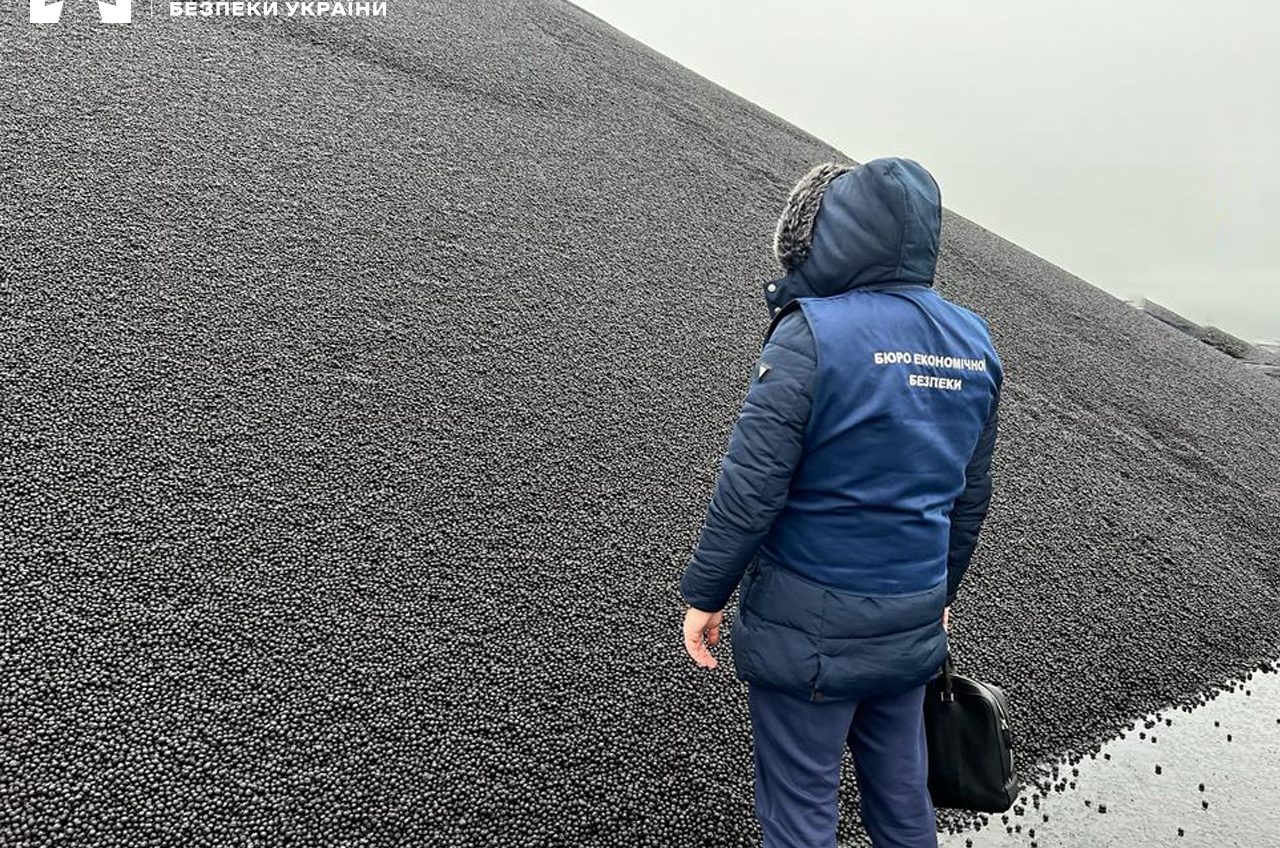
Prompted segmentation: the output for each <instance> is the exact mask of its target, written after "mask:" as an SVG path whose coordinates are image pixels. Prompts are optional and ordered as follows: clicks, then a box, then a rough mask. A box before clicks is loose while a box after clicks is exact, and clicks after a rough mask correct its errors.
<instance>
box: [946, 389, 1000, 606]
mask: <svg viewBox="0 0 1280 848" xmlns="http://www.w3.org/2000/svg"><path fill="white" fill-rule="evenodd" d="M999 406H1000V390H999V387H997V389H996V393H995V396H994V397H993V398H992V400H991V411H990V412H988V413H987V421H986V424H985V425H983V428H982V435H981V436H980V437H979V438H978V445H977V447H975V448H974V450H973V456H972V457H971V458H970V459H969V464H968V466H967V467H966V468H965V472H964V477H965V487H964V491H963V492H961V493H960V496H959V497H958V498H956V502H955V506H953V507H952V509H951V539H950V544H949V545H948V549H947V605H948V606H950V605H951V603H952V602H953V601H954V600H955V599H956V590H957V589H959V588H960V581H961V580H963V579H964V574H965V571H966V570H967V569H968V568H969V560H971V559H972V558H973V550H974V548H975V547H977V544H978V534H979V532H981V530H982V523H983V521H985V520H986V517H987V507H988V506H990V504H991V455H992V453H994V452H995V445H996V430H997V429H998V427H999V414H998V410H999Z"/></svg>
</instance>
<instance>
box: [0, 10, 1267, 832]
mask: <svg viewBox="0 0 1280 848" xmlns="http://www.w3.org/2000/svg"><path fill="white" fill-rule="evenodd" d="M81 5H84V4H67V8H66V10H65V12H64V20H63V21H62V22H61V23H60V24H58V25H56V26H53V25H46V26H40V27H35V26H31V25H30V24H28V23H27V22H26V20H25V19H24V17H23V16H22V15H14V16H12V19H11V20H5V21H3V22H0V42H3V43H4V45H5V47H4V49H3V50H0V80H3V82H0V89H3V91H4V100H5V102H6V106H5V108H2V109H0V139H3V145H4V147H3V154H2V155H0V172H2V174H0V176H2V179H0V845H4V846H59V845H67V846H90V845H92V846H101V845H130V846H219V848H221V846H310V845H326V846H390V845H426V846H503V848H506V846H511V847H512V848H514V847H515V846H628V848H634V847H635V846H651V847H652V848H658V846H662V848H666V847H667V846H676V848H685V846H748V845H753V844H756V843H757V841H758V838H759V830H758V827H757V824H756V822H755V820H754V818H753V810H752V783H751V781H752V748H751V736H750V728H749V723H748V720H747V710H746V700H745V688H744V685H743V684H741V683H740V682H738V681H737V680H736V678H735V677H734V675H733V667H732V663H731V662H730V658H729V650H728V648H729V646H728V645H727V644H725V645H722V646H721V647H720V649H718V651H719V656H720V658H721V660H722V664H721V666H720V668H719V669H717V670H715V671H706V670H702V669H698V668H696V667H695V666H694V665H693V664H692V663H691V662H690V661H689V660H688V658H687V657H686V656H685V655H684V652H683V649H682V647H681V644H680V638H679V624H680V620H681V616H682V614H683V607H682V606H681V603H680V599H679V595H678V590H677V584H678V580H679V576H680V573H681V570H682V568H683V566H684V563H685V560H686V558H687V556H688V554H689V552H690V550H691V548H692V545H693V544H694V541H695V540H696V537H697V533H698V529H699V526H700V522H701V519H702V516H703V512H704V510H705V507H706V504H707V500H708V498H709V496H710V492H711V489H712V486H713V485H714V482H715V479H716V475H717V473H718V470H719V468H718V464H719V460H720V457H721V455H722V452H723V450H724V448H725V446H726V444H727V439H728V434H729V431H730V428H731V426H732V424H733V421H734V417H735V415H736V413H737V410H738V408H739V405H740V403H741V400H742V398H743V396H744V394H745V392H746V388H747V385H748V381H749V379H750V376H751V373H752V368H753V365H754V362H755V357H756V355H757V354H758V352H759V344H760V339H761V335H762V333H763V331H764V329H765V326H766V323H767V319H768V315H767V312H766V307H765V304H764V301H763V299H762V298H761V296H760V284H761V283H762V282H763V281H764V280H766V279H768V278H769V276H770V275H772V274H773V273H774V270H775V268H774V265H773V262H772V259H771V254H770V238H771V235H772V228H773V224H774V221H775V220H776V215H777V213H778V211H779V209H780V207H781V204H782V202H783V200H784V198H785V197H786V193H787V191H788V189H789V188H790V186H791V185H792V183H793V182H794V180H795V179H796V178H797V177H798V176H799V175H800V174H801V173H803V172H804V171H805V170H806V169H807V168H808V167H809V166H811V165H812V164H814V163H816V162H820V161H824V160H831V159H835V160H843V159H844V157H843V156H842V155H841V154H840V153H838V152H837V151H835V150H832V149H831V148H830V147H828V146H826V145H824V144H823V143H821V142H819V141H818V140H816V139H814V138H812V137H811V136H809V135H807V134H805V133H804V132H802V131H800V130H798V129H796V128H795V127H793V126H791V125H789V124H787V123H785V122H783V121H782V120H780V119H778V118H776V117H774V116H772V115H770V114H768V113H766V112H764V111H763V110H761V109H759V108H757V107H755V106H753V105H751V104H749V103H747V102H745V101H743V100H742V99H740V98H738V97H736V96H734V95H731V94H729V93H727V92H726V91H724V90H722V89H719V88H717V87H716V86H714V85H712V84H711V83H709V82H707V81H706V80H704V79H702V78H700V77H698V76H696V75H694V74H693V73H691V72H689V71H687V70H685V69H683V68H681V67H679V66H678V65H676V64H674V63H672V62H671V61H669V60H667V59H665V58H663V57H661V56H659V55H658V54H656V53H654V52H653V51H651V50H649V49H648V48H645V47H643V46H641V45H639V44H637V43H636V42H634V41H632V40H631V39H629V38H627V37H625V36H623V35H621V34H620V33H618V32H616V31H615V30H613V29H611V28H610V27H608V26H606V25H604V24H603V23H601V22H599V21H598V20H596V19H595V18H593V17H591V16H589V15H587V14H586V13H584V12H581V11H579V10H577V9H576V8H574V7H572V6H570V5H567V4H564V3H560V2H539V3H532V4H526V3H516V2H505V0H504V2H488V0H486V2H484V3H478V2H476V3H467V4H438V3H429V4H428V3H417V2H414V3H409V4H407V5H406V4H398V5H397V4H393V5H392V8H391V10H390V12H389V13H388V14H387V16H385V17H381V18H377V19H374V18H352V19H345V20H334V19H304V18H283V17H280V18H262V17H258V18H247V17H246V18H218V17H209V18H186V17H174V18H170V17H167V16H166V12H165V10H164V9H163V8H162V7H161V5H160V4H157V6H156V12H155V16H154V17H149V16H147V14H146V7H145V6H144V5H141V4H137V3H135V4H134V6H135V8H134V13H135V16H136V17H137V20H135V23H134V25H131V26H103V25H100V24H98V23H97V21H96V18H94V17H93V16H94V13H95V10H94V9H93V8H92V6H91V5H84V8H83V9H81V8H79V6H81ZM73 7H75V8H73ZM879 153H880V154H883V155H907V156H911V155H913V151H910V150H892V151H880V152H879ZM922 161H923V160H922ZM924 164H925V165H926V166H929V165H930V163H929V162H927V161H925V162H924ZM934 170H935V171H937V169H936V168H935V169H934ZM936 175H937V177H938V179H939V182H940V183H941V185H942V187H943V196H944V201H945V198H946V187H947V184H948V175H947V174H946V173H945V172H940V171H937V173H936ZM937 286H938V288H939V290H940V291H941V292H942V293H943V294H944V295H945V296H946V297H948V298H950V299H952V300H954V301H956V302H958V303H960V304H962V305H965V306H967V307H970V308H972V309H974V310H976V311H978V312H979V313H980V314H982V315H983V316H985V317H986V318H987V319H988V320H989V321H990V322H991V325H992V328H993V333H994V336H995V340H996V344H997V347H998V350H999V352H1000V354H1001V357H1002V359H1003V361H1004V364H1005V369H1006V374H1005V392H1004V397H1003V401H1002V411H1003V418H1002V427H1001V433H1000V440H999V443H998V446H997V449H996V460H995V475H996V491H995V495H994V499H993V504H992V507H991V513H990V517H989V520H988V524H987V526H986V528H985V529H984V531H983V535H982V537H981V541H980V543H979V550H978V554H977V557H976V559H975V562H974V565H973V567H972V569H971V572H970V576H969V577H968V578H967V579H966V582H965V584H964V586H963V587H962V589H961V594H960V597H959V598H958V600H957V602H956V604H955V607H954V608H953V616H952V622H953V624H952V632H951V643H952V650H953V653H954V656H955V659H956V662H957V666H958V669H959V670H960V671H961V672H963V673H967V674H971V675H973V676H976V677H979V678H982V679H987V680H990V681H992V682H995V683H998V684H999V685H1001V686H1003V687H1004V688H1005V689H1006V690H1007V691H1008V693H1009V695H1010V699H1011V705H1012V710H1013V723H1014V726H1015V731H1016V733H1017V738H1018V740H1019V742H1018V744H1019V748H1018V751H1017V757H1018V763H1019V769H1020V772H1021V773H1022V774H1023V775H1024V777H1025V778H1026V779H1027V780H1028V781H1031V780H1032V779H1033V775H1034V773H1035V766H1036V764H1037V763H1041V762H1048V761H1052V760H1053V759H1055V758H1057V757H1059V756H1071V755H1075V756H1087V755H1088V752H1089V751H1090V750H1093V748H1094V746H1096V745H1097V744H1098V743H1099V742H1101V741H1102V740H1103V739H1105V738H1106V737H1107V736H1108V735H1109V734H1111V733H1113V732H1115V731H1116V730H1118V729H1119V728H1121V727H1123V726H1125V725H1127V724H1128V722H1129V720H1130V718H1131V717H1132V716H1134V715H1139V714H1141V713H1143V712H1144V711H1147V710H1153V709H1158V708H1163V709H1170V708H1173V707H1175V706H1177V705H1182V706H1187V707H1189V706H1192V705H1194V703H1196V702H1198V701H1199V700H1202V699H1203V698H1205V697H1207V696H1208V693H1209V692H1211V691H1213V690H1214V689H1215V687H1221V686H1224V685H1226V684H1227V683H1228V682H1229V681H1231V680H1235V679H1238V678H1240V677H1242V676H1244V675H1246V674H1248V673H1249V672H1250V671H1251V670H1254V669H1256V668H1259V667H1261V666H1262V665H1264V664H1266V663H1269V662H1270V661H1271V660H1273V659H1274V658H1276V657H1277V656H1280V618H1277V616H1276V614H1275V611H1276V609H1277V608H1280V557H1277V553H1276V552H1277V551H1280V488H1278V487H1280V482H1278V481H1280V477H1278V476H1277V474H1276V471H1277V468H1280V415H1278V414H1277V412H1278V410H1280V383H1277V382H1276V381H1274V380H1270V379H1268V378H1267V377H1265V376H1263V375H1258V374H1251V373H1249V372H1247V371H1245V370H1243V369H1242V368H1241V367H1240V366H1239V365H1238V363H1236V362H1235V361H1233V360H1231V359H1230V358H1229V357H1227V356H1224V355H1222V354H1221V353H1219V352H1217V351H1215V350H1212V349H1210V348H1207V347H1205V346H1204V345H1202V344H1200V343H1199V342H1197V341H1195V340H1194V339H1191V338H1189V337H1185V336H1182V335H1180V334H1178V333H1177V332H1176V331H1173V330H1170V329H1167V328H1165V327H1163V326H1161V325H1159V324H1158V323H1157V322H1155V321H1153V320H1152V319H1150V318H1149V317H1147V316H1144V315H1142V314H1140V313H1138V312H1136V311H1135V310H1132V309H1131V308H1130V307H1128V306H1127V305H1125V304H1124V303H1122V302H1121V301H1119V300H1117V299H1115V298H1113V297H1111V296H1110V295H1107V294H1105V293H1103V292H1102V291H1101V290H1099V289H1097V288H1094V287H1092V286H1090V285H1088V284H1087V283H1085V282H1084V281H1082V280H1080V279H1077V278H1075V277H1073V276H1072V275H1070V274H1069V273H1067V272H1065V271H1063V270H1062V269H1060V268H1057V267H1055V266H1053V265H1051V264H1049V263H1047V262H1045V261H1044V260H1042V259H1039V258H1038V257H1036V256H1034V255H1032V254H1030V253H1028V252H1026V251H1024V250H1021V249H1019V248H1018V247H1016V246H1014V245H1012V244H1010V243H1009V242H1007V241H1004V240H1002V239H1001V238H999V237H998V236H996V235H994V234H992V233H990V232H988V231H986V230H984V229H982V228H981V227H979V226H977V225H975V224H972V223H970V222H968V221H966V220H964V219H962V218H959V217H957V216H955V215H951V214H950V213H948V214H947V215H946V218H945V222H944V245H943V255H942V259H941V263H940V268H939V275H938V280H937ZM735 601H736V598H735ZM731 609H732V608H731ZM846 767H847V777H848V781H847V782H846V784H845V787H844V790H843V792H842V795H841V812H842V818H843V821H842V825H841V837H842V840H845V841H847V842H848V844H865V843H864V838H863V837H862V836H860V833H861V829H860V827H859V825H858V821H857V788H856V785H855V783H854V781H853V778H852V766H851V763H849V762H848V761H846ZM1048 791H1054V787H1052V786H1049V785H1048V780H1047V779H1046V780H1045V781H1044V783H1043V785H1037V784H1035V783H1030V782H1029V783H1028V787H1027V792H1028V797H1029V796H1030V795H1032V794H1034V793H1036V792H1041V793H1043V792H1048ZM1028 803H1029V801H1028ZM942 822H943V825H944V827H947V828H951V827H960V826H962V825H965V824H966V820H962V819H961V818H959V817H954V816H952V815H951V814H946V813H944V814H943V816H942Z"/></svg>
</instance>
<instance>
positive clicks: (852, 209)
mask: <svg viewBox="0 0 1280 848" xmlns="http://www.w3.org/2000/svg"><path fill="white" fill-rule="evenodd" d="M941 231H942V197H941V192H940V191H939V189H938V184H937V182H936V181H935V180H934V179H933V176H932V175H931V174H930V173H929V172H928V171H927V170H925V169H924V166H922V165H920V163H918V162H915V161H913V160H911V159H902V158H898V157H889V158H884V159H873V160H871V161H870V162H867V163H866V164H863V165H858V166H852V165H836V164H833V163H826V164H823V165H819V166H817V167H816V168H814V169H813V170H811V171H810V172H809V173H808V174H806V175H805V176H804V177H803V178H802V179H801V180H800V182H798V183H797V184H796V186H795V188H794V189H792V191H791V195H790V197H788V198H787V204H786V207H785V208H784V209H783V211H782V215H781V217H780V218H779V220H778V227H777V230H776V232H775V234H774V255H775V256H777V257H778V261H779V263H781V264H782V266H783V270H784V271H785V272H786V276H784V277H781V278H779V279H776V280H771V281H770V282H768V283H765V285H764V296H765V301H766V303H768V305H769V314H770V316H771V317H772V316H774V315H776V314H777V313H778V312H780V311H781V310H782V308H783V307H784V306H786V305H787V303H789V302H790V301H792V300H795V299H796V298H798V297H830V296H832V295H837V294H841V293H843V292H846V291H848V290H849V289H851V288H854V287H856V286H862V285H868V284H872V283H914V284H917V285H933V274H934V269H935V267H936V266H937V261H938V240H939V236H940V234H941Z"/></svg>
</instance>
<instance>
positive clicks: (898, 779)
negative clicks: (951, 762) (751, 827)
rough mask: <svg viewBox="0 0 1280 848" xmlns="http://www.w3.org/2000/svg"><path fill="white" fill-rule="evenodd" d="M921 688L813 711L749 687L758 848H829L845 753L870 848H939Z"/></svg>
mask: <svg viewBox="0 0 1280 848" xmlns="http://www.w3.org/2000/svg"><path fill="white" fill-rule="evenodd" d="M924 692H925V687H924V686H918V687H916V688H914V689H911V690H909V691H907V692H904V693H903V694H900V695H892V696H883V697H876V698H862V699H860V700H856V701H826V702H821V701H819V702H812V701H805V700H801V699H800V698H796V697H794V696H792V695H788V694H786V693H784V692H779V691H777V690H774V689H768V688H766V687H763V686H757V685H755V684H749V687H748V690H747V700H748V704H749V706H750V712H751V733H752V737H753V738H754V743H755V804H756V816H757V818H759V820H760V827H761V829H762V830H763V831H764V848H836V824H837V804H838V796H839V790H840V766H841V758H842V755H843V753H844V748H845V746H846V745H847V746H848V747H849V750H850V752H851V753H852V754H853V763H854V769H855V773H856V774H857V777H858V792H859V795H860V796H861V802H860V803H861V811H862V822H863V825H864V826H865V827H866V829H867V833H869V834H870V836H871V843H872V845H874V846H875V848H937V845H938V823H937V817H936V815H935V813H934V809H933V800H932V798H930V796H929V786H928V778H929V771H928V769H929V759H928V754H927V748H926V746H925V735H924V715H923V711H924Z"/></svg>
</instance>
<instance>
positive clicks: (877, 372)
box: [680, 158, 1003, 701]
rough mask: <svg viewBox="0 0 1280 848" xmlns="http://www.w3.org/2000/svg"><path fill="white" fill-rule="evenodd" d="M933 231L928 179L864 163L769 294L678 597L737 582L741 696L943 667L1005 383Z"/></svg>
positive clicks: (902, 162)
mask: <svg viewBox="0 0 1280 848" xmlns="http://www.w3.org/2000/svg"><path fill="white" fill-rule="evenodd" d="M940 228H941V205H940V198H939V196H938V190H937V185H936V183H935V182H934V181H933V178H932V177H931V176H929V174H928V172H927V171H925V170H924V169H923V168H922V167H921V166H920V165H918V164H917V163H915V162H912V161H911V160H906V159H896V158H895V159H880V160H875V161H872V162H868V163H867V164H865V165H862V166H859V167H857V168H854V169H852V170H849V171H847V172H845V173H842V174H841V175H840V176H838V177H836V178H835V179H834V180H832V181H831V182H830V185H829V186H827V187H826V188H825V192H824V193H823V195H822V197H821V206H820V207H819V210H818V212H817V214H816V218H815V220H814V222H813V229H812V241H811V245H810V246H809V251H808V253H807V255H806V256H805V258H804V260H803V262H801V263H800V264H799V265H798V266H797V267H795V268H794V269H793V270H792V271H791V273H789V274H787V275H786V276H785V277H783V278H781V279H780V280H775V281H773V282H771V283H769V284H768V285H766V288H765V296H766V300H767V302H768V303H769V305H770V308H771V310H772V312H773V321H772V323H771V325H770V328H769V332H768V333H767V334H766V338H765V344H764V347H763V350H762V353H761V356H760V360H759V362H758V363H757V367H756V374H755V376H754V378H753V380H752V383H751V386H750V388H749V390H748V393H747V397H746V400H745V402H744V404H743V407H742V410H741V412H740V414H739V416H738V420H737V422H736V424H735V426H734V430H733V433H732V435H731V437H730V440H729V449H728V451H727V453H726V454H725V457H724V459H723V461H722V464H721V474H720V478H719V480H718V482H717V484H716V489H715V492H714V494H713V495H712V499H711V504H710V506H709V507H708V510H707V514H706V517H705V520H704V521H703V525H702V532H701V536H700V538H699V542H698V546H697V548H696V550H695V551H694V552H693V555H692V556H691V558H690V560H689V563H688V565H687V567H686V568H685V572H684V575H683V577H682V579H681V584H680V586H681V594H682V595H683V597H684V600H685V601H686V602H687V603H689V604H690V605H691V606H694V607H697V608H698V609H703V610H709V611H713V610H719V609H722V608H723V607H724V606H725V604H726V603H727V602H728V599H729V597H730V596H731V595H732V593H733V591H734V589H735V588H737V587H738V584H739V582H741V583H742V586H741V589H742V591H741V593H740V599H739V608H738V615H737V617H736V618H735V620H734V625H733V630H732V634H731V641H732V646H733V657H734V664H735V668H736V673H737V676H738V678H739V679H741V680H750V681H752V682H755V683H757V684H760V685H765V686H770V687H772V688H776V689H781V690H784V691H788V692H790V693H792V694H795V695H797V696H798V697H802V698H805V699H806V700H814V701H818V700H839V699H846V698H857V697H864V696H869V695H876V694H892V693H895V692H899V691H903V690H906V689H909V688H911V687H913V686H917V685H919V684H920V683H923V682H924V681H926V680H928V679H929V678H930V677H932V676H933V674H934V673H935V672H936V671H937V669H938V667H939V665H940V664H941V663H942V660H943V658H944V657H945V653H946V649H947V643H946V633H945V631H944V630H943V628H942V623H941V616H942V610H943V606H944V605H945V604H949V603H951V602H952V601H953V600H954V599H955V596H956V592H957V590H958V588H959V585H960V581H961V579H962V578H963V576H964V573H965V570H966V568H967V567H968V564H969V561H970V559H971V557H972V555H973V550H974V547H975V545H976V543H977V538H978V534H979V531H980V529H981V526H982V523H983V520H984V518H985V516H986V512H987V506H988V504H989V501H990V495H991V473H990V468H991V457H992V451H993V449H994V444H995V437H996V428H997V408H998V404H999V391H1000V384H1001V380H1002V374H1003V371H1002V366H1001V364H1000V360H999V358H998V356H997V355H996V352H995V349H994V346H993V344H992V342H991V337H990V333H989V327H988V325H987V323H986V322H985V321H984V320H983V319H982V318H981V317H979V316H978V315H976V314H975V313H973V312H971V311H969V310H967V309H964V308H963V307H960V306H958V305H956V304H953V303H951V302H949V301H947V300H945V299H944V298H943V297H942V296H941V295H939V294H938V293H937V292H936V291H935V290H934V289H933V287H932V281H933V274H934V267H935V265H936V261H937V251H938V240H939V235H940ZM942 357H946V358H942ZM744 577H745V579H744Z"/></svg>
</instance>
